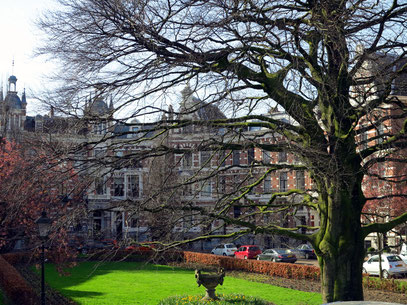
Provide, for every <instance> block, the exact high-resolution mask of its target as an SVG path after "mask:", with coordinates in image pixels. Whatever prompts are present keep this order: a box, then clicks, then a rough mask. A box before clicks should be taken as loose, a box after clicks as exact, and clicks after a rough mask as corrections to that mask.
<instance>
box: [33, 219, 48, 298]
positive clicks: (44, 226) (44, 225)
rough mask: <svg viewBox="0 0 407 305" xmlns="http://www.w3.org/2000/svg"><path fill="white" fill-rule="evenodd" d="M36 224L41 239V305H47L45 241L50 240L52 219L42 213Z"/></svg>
mask: <svg viewBox="0 0 407 305" xmlns="http://www.w3.org/2000/svg"><path fill="white" fill-rule="evenodd" d="M35 223H36V224H37V225H38V231H39V233H40V239H41V305H45V266H44V264H45V241H46V240H47V238H48V232H49V229H50V227H51V219H49V218H48V217H47V213H46V212H45V211H42V213H41V217H40V218H38V219H37V220H36V221H35Z"/></svg>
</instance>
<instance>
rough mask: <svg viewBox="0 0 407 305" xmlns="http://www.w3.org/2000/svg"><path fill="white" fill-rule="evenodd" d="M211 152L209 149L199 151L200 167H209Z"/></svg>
mask: <svg viewBox="0 0 407 305" xmlns="http://www.w3.org/2000/svg"><path fill="white" fill-rule="evenodd" d="M210 159H211V152H210V151H201V167H210V166H211V160H210Z"/></svg>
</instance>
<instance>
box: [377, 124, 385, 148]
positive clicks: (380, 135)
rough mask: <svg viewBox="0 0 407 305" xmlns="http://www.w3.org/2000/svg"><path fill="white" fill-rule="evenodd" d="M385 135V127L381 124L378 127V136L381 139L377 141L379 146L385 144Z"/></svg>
mask: <svg viewBox="0 0 407 305" xmlns="http://www.w3.org/2000/svg"><path fill="white" fill-rule="evenodd" d="M383 135H384V126H383V124H380V125H379V126H378V127H377V136H378V137H379V138H377V140H376V143H377V144H382V143H383V141H384V136H383Z"/></svg>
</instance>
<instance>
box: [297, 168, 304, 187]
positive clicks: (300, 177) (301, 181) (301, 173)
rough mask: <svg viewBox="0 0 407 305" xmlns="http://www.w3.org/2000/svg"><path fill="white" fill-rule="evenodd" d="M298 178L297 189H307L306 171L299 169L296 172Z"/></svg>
mask: <svg viewBox="0 0 407 305" xmlns="http://www.w3.org/2000/svg"><path fill="white" fill-rule="evenodd" d="M296 180H297V189H299V190H302V191H303V190H305V176H304V171H297V172H296Z"/></svg>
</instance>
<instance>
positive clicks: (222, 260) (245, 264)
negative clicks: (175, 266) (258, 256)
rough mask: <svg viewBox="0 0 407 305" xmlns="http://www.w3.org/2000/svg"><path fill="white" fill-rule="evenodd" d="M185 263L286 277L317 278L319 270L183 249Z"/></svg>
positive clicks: (312, 267)
mask: <svg viewBox="0 0 407 305" xmlns="http://www.w3.org/2000/svg"><path fill="white" fill-rule="evenodd" d="M183 256H184V261H185V262H186V263H199V264H204V265H209V266H216V267H222V268H224V269H226V270H242V271H247V272H255V273H262V274H267V275H271V276H279V277H283V278H288V279H310V280H319V277H320V270H319V268H318V267H315V266H305V265H295V264H286V263H273V262H269V261H257V260H244V259H236V258H232V257H227V256H220V255H213V254H204V253H197V252H188V251H184V255H183Z"/></svg>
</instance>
